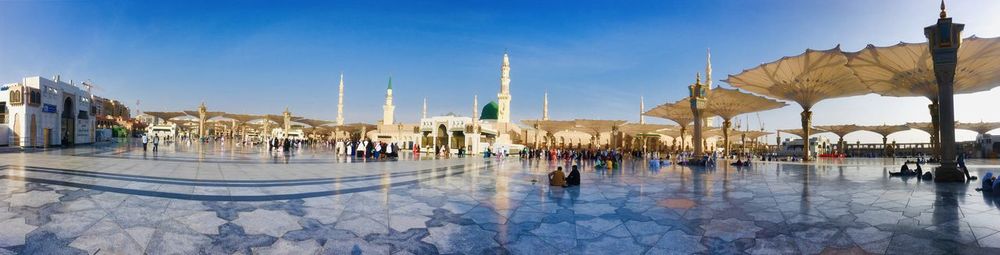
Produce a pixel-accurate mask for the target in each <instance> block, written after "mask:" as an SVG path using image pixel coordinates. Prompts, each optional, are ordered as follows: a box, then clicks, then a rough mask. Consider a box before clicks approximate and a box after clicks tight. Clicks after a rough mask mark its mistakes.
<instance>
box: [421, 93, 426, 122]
mask: <svg viewBox="0 0 1000 255" xmlns="http://www.w3.org/2000/svg"><path fill="white" fill-rule="evenodd" d="M420 118H421V119H426V118H427V98H426V97H425V98H424V111H423V115H421V117H420Z"/></svg>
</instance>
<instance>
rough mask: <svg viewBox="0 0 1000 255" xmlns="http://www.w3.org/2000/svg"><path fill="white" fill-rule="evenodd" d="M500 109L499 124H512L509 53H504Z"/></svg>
mask: <svg viewBox="0 0 1000 255" xmlns="http://www.w3.org/2000/svg"><path fill="white" fill-rule="evenodd" d="M497 101H499V104H500V105H499V107H498V108H499V109H497V123H510V59H509V58H508V57H507V51H506V50H505V51H504V53H503V65H502V66H501V67H500V93H499V94H497Z"/></svg>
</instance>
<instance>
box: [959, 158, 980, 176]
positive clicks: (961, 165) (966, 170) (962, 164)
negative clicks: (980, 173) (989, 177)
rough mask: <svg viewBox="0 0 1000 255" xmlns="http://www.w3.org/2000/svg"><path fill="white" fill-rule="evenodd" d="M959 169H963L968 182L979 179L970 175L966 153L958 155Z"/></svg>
mask: <svg viewBox="0 0 1000 255" xmlns="http://www.w3.org/2000/svg"><path fill="white" fill-rule="evenodd" d="M958 167H959V168H962V171H963V172H965V178H966V180H970V181H971V180H975V179H977V178H979V177H976V176H972V175H970V174H969V168H968V167H965V153H959V154H958Z"/></svg>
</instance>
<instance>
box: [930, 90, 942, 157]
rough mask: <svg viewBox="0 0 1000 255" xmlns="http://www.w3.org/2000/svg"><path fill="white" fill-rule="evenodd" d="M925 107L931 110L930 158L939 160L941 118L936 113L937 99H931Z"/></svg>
mask: <svg viewBox="0 0 1000 255" xmlns="http://www.w3.org/2000/svg"><path fill="white" fill-rule="evenodd" d="M927 108H928V109H930V111H931V126H932V127H933V128H934V131H933V132H931V151H932V153H931V159H932V160H934V161H940V160H941V139H940V136H939V135H940V134H941V120H940V119H939V114H938V100H937V99H935V100H931V104H930V105H927Z"/></svg>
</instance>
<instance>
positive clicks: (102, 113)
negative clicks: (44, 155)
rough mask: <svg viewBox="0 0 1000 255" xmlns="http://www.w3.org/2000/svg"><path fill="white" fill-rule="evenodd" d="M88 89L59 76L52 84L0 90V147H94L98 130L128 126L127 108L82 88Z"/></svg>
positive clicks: (31, 81) (33, 82) (34, 81)
mask: <svg viewBox="0 0 1000 255" xmlns="http://www.w3.org/2000/svg"><path fill="white" fill-rule="evenodd" d="M87 86H91V85H89V84H86V83H81V84H79V85H77V84H75V83H73V82H72V81H71V82H69V83H67V82H65V81H62V80H61V79H60V77H59V76H58V75H57V76H55V77H53V78H52V79H46V78H42V77H38V76H35V77H27V78H23V79H21V81H20V82H14V83H7V84H3V85H2V86H0V145H9V146H21V147H45V146H57V145H74V144H87V143H93V142H94V141H97V140H98V139H99V138H102V137H103V136H102V135H98V134H97V133H98V132H97V130H98V129H100V128H107V127H111V126H114V124H113V123H119V122H129V121H128V120H129V119H130V114H129V109H128V107H126V106H125V105H124V104H122V103H120V102H118V101H115V100H110V99H105V98H101V97H97V96H94V95H93V94H91V93H90V91H89V90H88V89H84V88H81V87H87ZM98 126H100V127H98ZM106 135H107V136H110V132H108V134H106Z"/></svg>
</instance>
